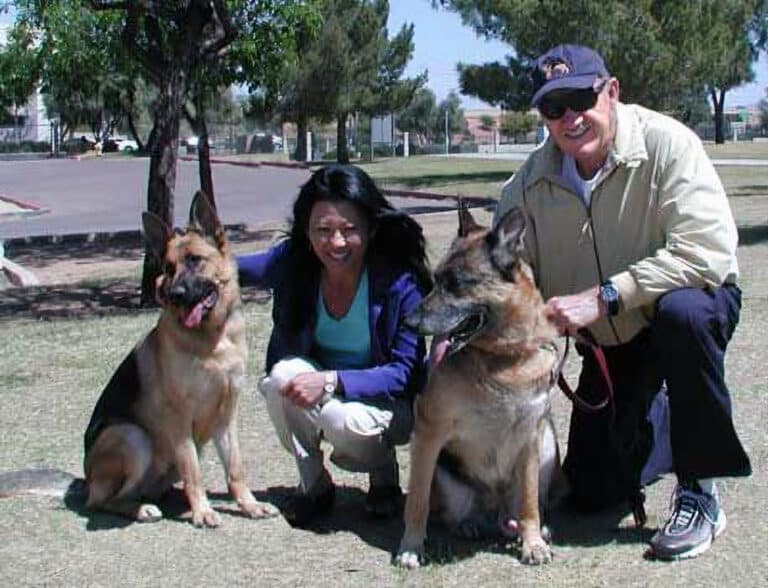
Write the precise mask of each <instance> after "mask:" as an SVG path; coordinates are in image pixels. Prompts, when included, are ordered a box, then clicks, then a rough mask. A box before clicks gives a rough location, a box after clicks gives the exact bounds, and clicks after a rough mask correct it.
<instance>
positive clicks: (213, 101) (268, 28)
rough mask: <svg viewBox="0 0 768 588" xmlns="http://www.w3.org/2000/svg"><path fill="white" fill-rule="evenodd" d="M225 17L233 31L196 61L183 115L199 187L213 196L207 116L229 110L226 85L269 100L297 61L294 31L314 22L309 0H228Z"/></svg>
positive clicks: (317, 22)
mask: <svg viewBox="0 0 768 588" xmlns="http://www.w3.org/2000/svg"><path fill="white" fill-rule="evenodd" d="M227 6H228V8H229V18H230V20H231V22H232V29H233V30H236V31H238V34H237V35H236V36H235V37H234V39H233V40H232V43H231V44H230V46H229V47H227V49H226V52H224V53H222V55H221V56H220V58H219V59H217V60H215V61H209V62H206V63H204V64H203V65H202V67H201V70H200V72H199V75H197V76H195V77H194V78H193V79H192V80H191V81H190V85H189V90H188V99H187V101H186V103H185V105H184V115H185V117H186V119H187V120H188V121H189V123H190V126H191V127H192V128H193V130H194V132H195V134H196V135H197V138H198V170H199V175H200V187H201V189H202V190H203V191H204V192H205V193H206V194H208V196H209V198H210V199H211V201H212V202H215V199H214V186H213V174H212V170H211V163H210V144H209V137H208V135H209V132H208V123H207V121H208V119H209V118H210V116H211V115H212V114H213V113H214V112H216V111H221V110H222V109H223V108H224V109H226V108H229V111H230V113H232V112H233V109H232V106H233V103H232V100H231V97H230V94H231V93H230V90H229V88H230V87H231V86H232V85H233V84H240V85H242V84H245V85H246V86H247V87H248V88H249V90H250V91H251V92H259V93H261V94H262V95H263V96H265V97H268V98H269V99H273V96H274V94H275V92H276V89H277V87H278V85H279V84H278V81H279V80H280V79H281V77H282V72H283V69H284V67H285V66H286V65H287V64H289V63H294V62H296V61H297V60H298V56H297V54H296V47H295V44H294V39H295V37H294V31H295V30H297V29H299V30H301V29H304V28H307V29H311V28H312V27H316V26H317V25H318V24H319V21H318V20H317V16H318V12H317V10H316V7H315V6H314V5H313V3H310V4H307V3H305V2H303V1H301V0H293V1H285V0H256V1H254V0H229V1H228V2H227Z"/></svg>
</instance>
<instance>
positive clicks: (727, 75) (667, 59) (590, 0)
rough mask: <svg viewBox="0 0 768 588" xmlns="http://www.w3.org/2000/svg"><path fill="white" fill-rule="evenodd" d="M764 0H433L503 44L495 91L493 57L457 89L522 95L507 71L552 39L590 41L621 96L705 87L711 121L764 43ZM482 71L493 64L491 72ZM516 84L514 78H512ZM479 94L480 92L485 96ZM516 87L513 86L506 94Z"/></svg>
mask: <svg viewBox="0 0 768 588" xmlns="http://www.w3.org/2000/svg"><path fill="white" fill-rule="evenodd" d="M766 4H768V3H766V1H765V0H727V1H721V0H701V1H698V2H647V1H643V2H637V1H635V0H612V1H609V2H604V1H598V0H575V1H573V2H567V3H566V2H560V1H559V0H541V1H539V2H528V1H527V0H498V1H494V2H485V1H478V0H434V1H433V5H435V6H437V5H441V6H444V7H446V8H448V9H449V10H452V11H455V12H457V13H458V14H459V15H460V16H461V18H462V21H463V22H464V23H465V24H467V25H468V26H471V27H472V28H473V29H474V30H475V31H476V32H477V33H478V34H480V35H484V36H486V37H493V38H498V39H500V40H502V41H505V42H507V43H509V44H510V46H511V47H513V48H514V50H515V55H514V56H510V57H508V60H509V65H510V72H511V75H510V79H507V80H506V81H505V80H503V79H502V81H503V82H505V83H506V86H505V88H506V89H504V88H502V91H501V92H498V91H497V92H493V91H491V90H485V89H484V88H485V87H486V86H487V87H488V88H499V87H500V85H499V83H498V77H499V76H498V74H499V71H498V69H499V68H498V67H497V68H495V69H494V68H490V69H488V70H485V71H482V70H474V71H472V72H471V73H473V74H475V75H476V76H479V75H480V74H482V77H481V78H480V77H478V78H477V79H475V80H472V79H471V78H470V76H469V73H467V75H466V80H465V79H464V77H465V76H463V77H462V84H463V83H464V82H465V81H466V83H467V89H468V90H469V91H470V92H476V93H477V94H475V95H478V96H479V97H481V98H483V99H488V98H490V100H488V101H489V102H492V103H497V104H499V103H501V101H502V100H509V101H510V102H515V101H516V102H517V104H520V101H521V100H522V101H524V100H526V99H527V98H528V97H529V94H527V93H525V94H523V92H522V89H521V88H520V87H519V86H518V84H517V81H518V80H519V79H520V78H521V77H522V74H521V72H523V71H525V68H526V67H527V66H528V65H529V64H530V62H531V60H532V59H534V58H535V57H536V56H538V55H540V54H541V53H542V52H544V51H546V50H547V49H549V48H550V47H552V46H554V45H558V44H561V43H578V44H584V45H589V46H591V47H594V48H595V49H596V50H598V51H599V52H600V53H601V54H602V55H603V57H604V58H605V60H606V63H607V65H608V67H609V69H610V71H611V73H612V74H613V75H615V76H616V77H618V78H619V80H620V81H621V94H622V99H623V100H624V101H626V102H641V103H643V104H646V105H648V106H650V107H655V108H659V109H669V108H674V106H675V105H676V104H679V103H680V102H681V100H683V99H684V97H685V96H687V95H689V94H690V92H691V91H692V90H693V89H695V88H704V87H706V88H707V89H708V91H709V93H710V95H711V97H712V100H713V104H714V107H715V112H716V123H717V120H718V119H720V120H721V119H722V115H721V110H722V102H723V98H724V95H725V92H726V91H727V90H728V89H729V88H732V87H734V86H736V85H739V84H741V83H743V82H745V81H749V80H750V79H751V75H752V74H751V70H750V67H751V64H752V63H754V61H755V59H756V57H757V51H758V50H759V49H762V48H764V47H765V43H766V36H767V35H766V16H765V15H766ZM491 74H496V82H494V78H493V76H492V75H491ZM520 84H522V81H520ZM484 94H488V95H487V96H485V95H484ZM515 94H517V95H515Z"/></svg>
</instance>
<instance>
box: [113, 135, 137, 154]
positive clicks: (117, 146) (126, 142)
mask: <svg viewBox="0 0 768 588" xmlns="http://www.w3.org/2000/svg"><path fill="white" fill-rule="evenodd" d="M138 150H139V144H138V143H137V142H136V141H134V140H133V139H119V138H114V137H113V138H111V139H107V140H106V142H105V143H104V151H105V152H107V153H111V152H114V151H118V152H123V153H132V152H134V151H138Z"/></svg>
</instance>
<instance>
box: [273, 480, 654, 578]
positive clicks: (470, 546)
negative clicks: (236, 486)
mask: <svg viewBox="0 0 768 588" xmlns="http://www.w3.org/2000/svg"><path fill="white" fill-rule="evenodd" d="M293 492H294V489H293V488H289V487H285V486H275V487H271V488H269V489H268V490H267V492H266V495H265V496H264V497H263V498H259V499H260V500H265V501H266V502H270V503H272V504H274V505H275V506H277V507H278V508H279V509H281V510H282V507H283V506H284V505H285V504H286V502H287V500H288V499H289V498H290V496H292V494H293ZM623 515H624V512H619V511H616V512H611V511H608V512H603V513H597V514H589V515H581V514H575V513H573V512H570V511H556V512H554V513H552V516H551V517H550V519H549V521H548V524H549V528H550V529H551V532H552V538H553V544H552V545H553V551H554V552H555V555H556V554H557V547H558V546H583V547H597V546H601V545H608V544H615V543H621V544H643V543H647V542H648V540H649V539H650V537H651V534H652V533H653V531H652V530H651V529H636V528H634V527H631V528H625V527H620V526H619V522H620V521H621V520H622V518H623ZM403 530H404V525H403V518H402V509H401V511H400V514H398V515H396V516H394V517H392V518H389V519H374V518H371V517H370V516H369V515H368V514H367V512H366V510H365V492H363V491H362V490H361V489H359V488H353V487H348V486H337V488H336V503H335V505H334V508H333V510H332V511H331V512H330V513H329V514H327V515H323V516H320V517H318V518H317V519H316V520H314V521H312V523H311V524H310V525H308V526H307V527H306V528H304V531H305V532H307V533H315V534H318V535H327V534H332V533H338V532H347V533H353V534H355V535H357V536H358V537H359V538H360V539H361V540H362V541H364V542H365V543H366V544H368V545H369V546H371V547H374V548H376V549H379V550H381V551H384V552H387V553H388V554H389V555H390V558H393V557H394V555H395V554H396V552H397V548H398V545H399V544H400V539H401V537H402V534H403ZM478 553H498V554H506V555H509V556H510V557H514V558H519V557H520V545H519V541H517V540H515V539H513V538H509V537H506V536H504V535H502V534H501V533H500V532H498V531H496V527H495V524H494V525H493V526H492V527H490V528H487V529H485V533H484V536H483V537H481V538H480V539H475V540H470V539H465V538H462V537H459V536H457V535H456V534H455V533H454V532H452V530H451V529H449V528H448V527H446V526H445V525H444V524H442V523H441V522H439V521H437V520H434V519H431V520H430V522H429V525H428V528H427V541H426V554H427V563H428V564H431V565H435V566H441V565H447V564H451V563H456V562H458V561H461V560H464V559H469V558H471V557H474V556H475V555H476V554H478ZM346 571H350V570H346Z"/></svg>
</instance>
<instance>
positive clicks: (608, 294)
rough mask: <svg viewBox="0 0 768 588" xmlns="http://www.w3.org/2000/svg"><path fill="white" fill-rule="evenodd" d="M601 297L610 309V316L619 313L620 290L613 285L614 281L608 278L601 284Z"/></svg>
mask: <svg viewBox="0 0 768 588" xmlns="http://www.w3.org/2000/svg"><path fill="white" fill-rule="evenodd" d="M599 297H600V300H602V301H603V303H604V304H605V307H606V308H607V309H608V316H616V315H617V314H619V291H618V290H617V289H616V286H614V285H613V282H611V281H610V280H606V281H605V282H603V283H602V284H600V294H599Z"/></svg>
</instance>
